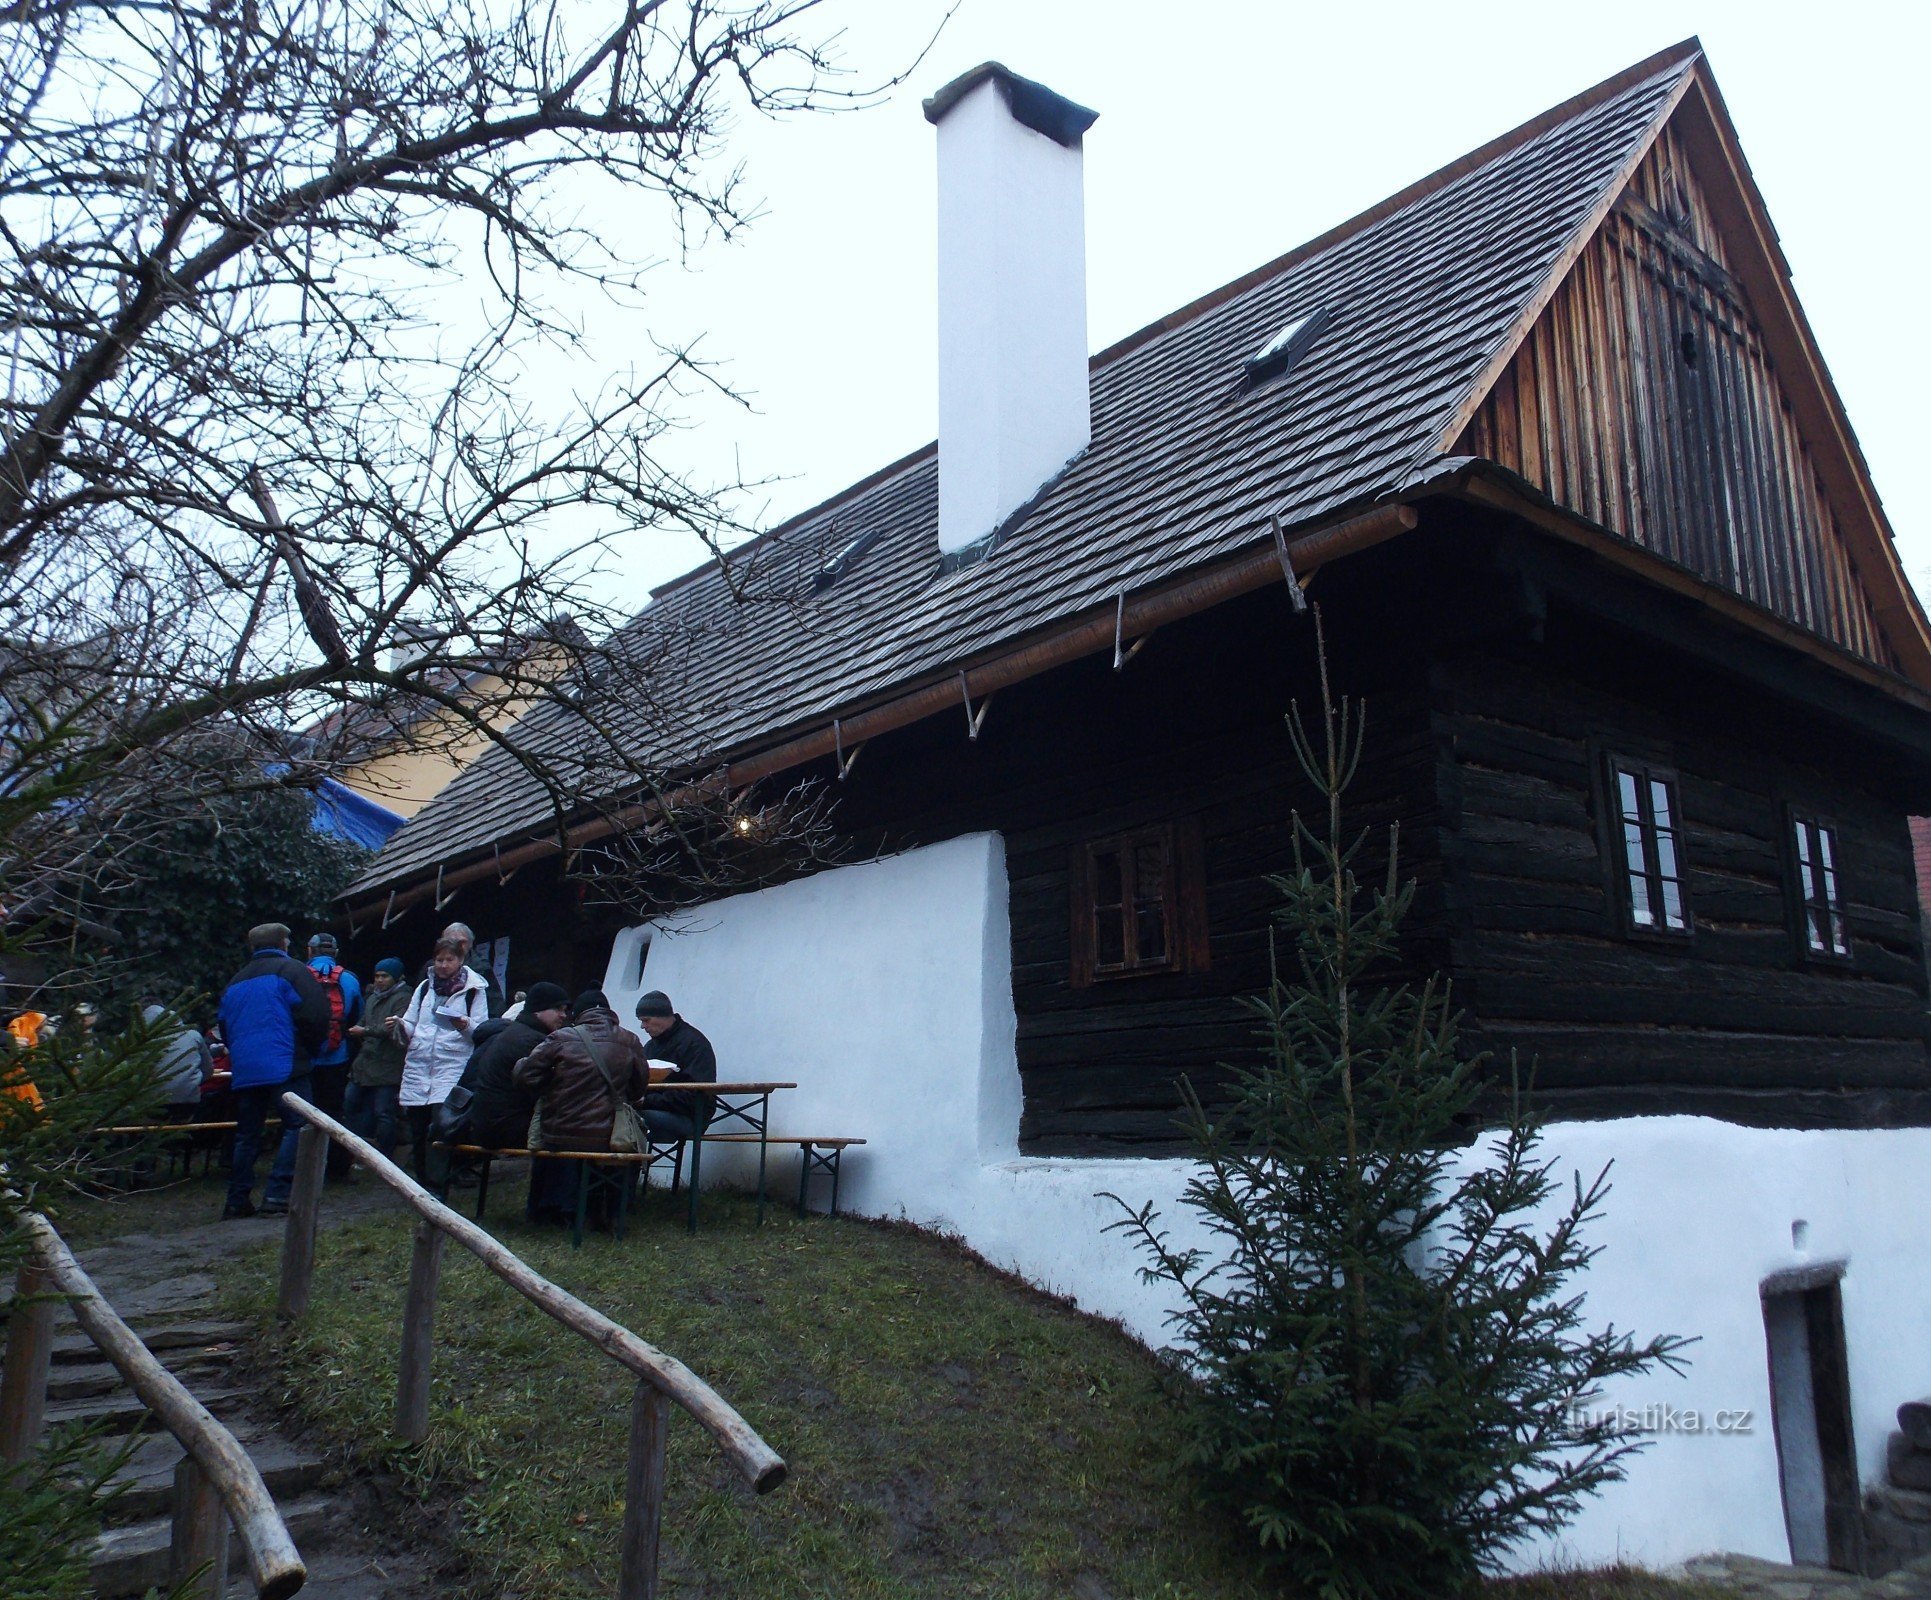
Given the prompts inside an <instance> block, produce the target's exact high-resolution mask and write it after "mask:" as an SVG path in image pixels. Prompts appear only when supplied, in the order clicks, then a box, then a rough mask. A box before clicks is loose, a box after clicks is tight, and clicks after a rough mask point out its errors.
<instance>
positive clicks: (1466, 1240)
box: [1113, 617, 1685, 1600]
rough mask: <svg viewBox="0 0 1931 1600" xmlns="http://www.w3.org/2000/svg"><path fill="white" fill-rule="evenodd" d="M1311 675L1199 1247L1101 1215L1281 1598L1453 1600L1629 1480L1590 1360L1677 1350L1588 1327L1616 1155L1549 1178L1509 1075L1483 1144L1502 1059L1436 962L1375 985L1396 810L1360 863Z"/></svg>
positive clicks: (1605, 1364) (1200, 1466)
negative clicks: (1279, 1572)
mask: <svg viewBox="0 0 1931 1600" xmlns="http://www.w3.org/2000/svg"><path fill="white" fill-rule="evenodd" d="M1317 627H1318V617H1317ZM1317 638H1318V635H1317ZM1320 674H1321V676H1320V682H1321V720H1320V725H1319V730H1318V732H1319V740H1318V742H1317V741H1316V740H1315V739H1313V738H1310V736H1309V731H1308V728H1307V726H1306V725H1305V723H1304V721H1303V719H1302V717H1301V713H1300V708H1299V707H1298V706H1297V707H1296V708H1295V710H1294V711H1293V713H1292V714H1291V715H1290V717H1289V719H1288V721H1289V731H1290V733H1291V736H1292V738H1293V741H1294V747H1295V752H1296V754H1297V756H1298V758H1299V760H1300V763H1301V765H1302V767H1303V769H1304V770H1305V771H1306V773H1307V776H1308V778H1309V780H1310V781H1311V782H1312V783H1313V785H1314V787H1315V789H1316V791H1317V792H1318V794H1319V796H1320V799H1321V802H1322V814H1321V815H1320V816H1318V817H1317V818H1315V819H1314V821H1313V823H1312V824H1310V823H1309V821H1308V820H1307V819H1305V818H1303V817H1301V816H1300V815H1298V814H1297V815H1296V817H1295V849H1294V862H1293V870H1292V872H1291V873H1289V874H1288V875H1287V876H1285V877H1280V878H1276V879H1274V880H1273V881H1274V884H1275V886H1276V887H1277V888H1278V889H1279V891H1280V894H1281V905H1280V908H1279V910H1278V912H1277V922H1278V931H1277V934H1276V938H1275V944H1274V948H1275V961H1274V976H1273V981H1272V984H1271V986H1270V988H1269V990H1268V992H1267V993H1266V994H1265V995H1262V996H1260V997H1259V998H1257V999H1255V1000H1253V1001H1251V1002H1250V1004H1251V1005H1252V1007H1253V1009H1254V1011H1255V1012H1256V1014H1257V1015H1258V1017H1259V1018H1260V1020H1261V1022H1262V1023H1263V1024H1264V1031H1265V1036H1266V1039H1267V1049H1266V1054H1265V1058H1264V1060H1263V1061H1262V1063H1261V1064H1260V1065H1258V1066H1255V1067H1252V1068H1249V1069H1238V1070H1233V1071H1231V1074H1230V1081H1229V1084H1228V1087H1227V1093H1226V1097H1225V1099H1224V1101H1223V1102H1221V1103H1218V1104H1216V1106H1215V1108H1214V1109H1213V1111H1211V1112H1209V1111H1208V1110H1207V1109H1206V1108H1205V1107H1204V1106H1203V1105H1202V1103H1201V1102H1200V1100H1199V1099H1198V1098H1197V1097H1196V1096H1195V1095H1194V1094H1193V1092H1192V1090H1191V1087H1189V1088H1188V1090H1187V1111H1186V1119H1185V1120H1186V1124H1187V1128H1188V1132H1189V1134H1190V1137H1191V1140H1192V1143H1193V1144H1194V1146H1195V1151H1196V1154H1197V1157H1198V1160H1199V1163H1200V1165H1199V1170H1198V1173H1197V1175H1196V1176H1195V1177H1194V1178H1193V1180H1192V1181H1191V1182H1190V1183H1189V1184H1188V1186H1187V1189H1186V1191H1185V1194H1184V1197H1183V1198H1184V1201H1185V1204H1186V1205H1187V1206H1188V1207H1189V1208H1190V1209H1191V1210H1193V1211H1194V1212H1196V1213H1198V1216H1199V1219H1200V1220H1201V1221H1202V1222H1203V1223H1204V1225H1205V1228H1206V1229H1207V1231H1208V1232H1209V1234H1210V1235H1211V1237H1212V1240H1213V1248H1210V1249H1204V1250H1203V1249H1179V1248H1176V1247H1175V1246H1173V1245H1172V1244H1171V1243H1170V1241H1169V1235H1168V1234H1166V1233H1164V1232H1163V1231H1161V1229H1160V1226H1159V1222H1160V1218H1159V1217H1158V1215H1157V1214H1156V1213H1155V1211H1154V1209H1153V1207H1152V1206H1151V1205H1148V1206H1146V1207H1144V1208H1142V1209H1139V1210H1134V1209H1133V1208H1131V1207H1127V1208H1126V1209H1127V1212H1128V1214H1127V1215H1126V1216H1125V1217H1124V1218H1122V1219H1121V1220H1120V1221H1119V1222H1117V1223H1115V1224H1114V1225H1113V1226H1114V1227H1115V1228H1118V1229H1122V1230H1124V1231H1126V1232H1128V1233H1129V1234H1131V1235H1132V1236H1134V1237H1135V1238H1136V1239H1137V1240H1138V1241H1139V1243H1140V1245H1141V1246H1142V1248H1143V1249H1144V1250H1145V1252H1146V1253H1147V1255H1148V1256H1149V1258H1150V1263H1151V1264H1150V1265H1149V1266H1147V1267H1145V1268H1144V1269H1143V1272H1142V1275H1143V1276H1144V1277H1145V1278H1147V1280H1148V1281H1149V1282H1153V1283H1161V1282H1165V1283H1170V1284H1172V1285H1174V1286H1175V1287H1176V1288H1177V1289H1178V1291H1179V1300H1180V1309H1179V1310H1178V1311H1177V1312H1175V1313H1174V1315H1173V1318H1172V1322H1173V1324H1174V1327H1175V1331H1176V1333H1177V1334H1178V1336H1179V1337H1178V1340H1177V1343H1178V1345H1179V1347H1180V1348H1179V1356H1180V1361H1181V1365H1182V1366H1183V1367H1184V1368H1185V1369H1186V1370H1187V1371H1188V1372H1189V1375H1190V1377H1191V1378H1192V1379H1193V1380H1194V1381H1193V1382H1192V1383H1190V1384H1189V1385H1188V1388H1189V1390H1190V1391H1191V1395H1192V1400H1193V1403H1192V1406H1191V1418H1192V1427H1191V1433H1190V1441H1189V1445H1188V1450H1187V1456H1188V1465H1189V1466H1190V1467H1191V1468H1192V1469H1194V1470H1195V1472H1196V1473H1197V1475H1198V1479H1199V1482H1200V1485H1201V1488H1202V1492H1203V1495H1204V1497H1205V1498H1207V1499H1209V1500H1211V1501H1215V1502H1218V1503H1221V1504H1224V1505H1226V1506H1228V1507H1230V1508H1231V1509H1232V1510H1234V1511H1235V1512H1236V1513H1237V1514H1238V1515H1239V1517H1240V1518H1241V1519H1242V1521H1243V1522H1244V1523H1245V1524H1246V1525H1247V1526H1248V1527H1249V1528H1250V1529H1251V1530H1252V1531H1253V1533H1254V1534H1255V1535H1256V1536H1257V1537H1258V1539H1259V1541H1260V1543H1261V1545H1262V1548H1263V1549H1264V1551H1266V1552H1267V1554H1268V1555H1269V1556H1270V1558H1271V1559H1272V1560H1273V1561H1275V1562H1276V1563H1278V1565H1279V1567H1280V1568H1281V1569H1283V1575H1284V1576H1285V1577H1286V1578H1287V1579H1288V1580H1289V1588H1290V1589H1291V1592H1294V1593H1297V1594H1298V1593H1305V1594H1309V1595H1319V1596H1322V1597H1324V1600H1353V1597H1362V1600H1367V1597H1373V1600H1396V1597H1401V1596H1418V1597H1419V1596H1428V1597H1439V1596H1441V1595H1444V1594H1448V1593H1454V1592H1456V1591H1458V1590H1459V1589H1462V1588H1465V1587H1469V1586H1472V1585H1473V1584H1474V1582H1475V1581H1476V1579H1477V1578H1478V1576H1479V1575H1480V1573H1481V1572H1482V1571H1484V1570H1485V1569H1488V1568H1492V1567H1493V1565H1494V1563H1495V1560H1496V1558H1497V1557H1498V1556H1499V1555H1500V1554H1501V1553H1502V1552H1503V1551H1504V1550H1505V1549H1506V1548H1507V1547H1508V1546H1510V1545H1511V1544H1513V1543H1516V1542H1517V1541H1520V1540H1522V1539H1525V1538H1527V1537H1529V1536H1530V1535H1532V1534H1535V1533H1538V1532H1543V1531H1546V1530H1549V1529H1553V1528H1555V1527H1558V1526H1560V1525H1561V1524H1562V1523H1563V1522H1565V1521H1566V1520H1568V1519H1569V1518H1570V1517H1572V1516H1573V1515H1574V1514H1575V1512H1576V1511H1577V1509H1578V1508H1579V1506H1580V1504H1581V1502H1582V1500H1583V1499H1584V1498H1585V1497H1586V1496H1588V1495H1589V1494H1591V1493H1593V1492H1594V1491H1596V1490H1598V1489H1600V1488H1601V1487H1602V1486H1603V1485H1605V1484H1607V1483H1610V1482H1612V1481H1614V1480H1616V1479H1618V1478H1620V1477H1621V1476H1622V1475H1623V1472H1624V1469H1625V1465H1626V1462H1627V1459H1628V1457H1629V1456H1630V1454H1631V1453H1632V1452H1633V1451H1635V1450H1637V1449H1639V1448H1641V1441H1640V1440H1637V1439H1634V1438H1631V1437H1629V1436H1627V1435H1626V1434H1623V1433H1620V1432H1618V1431H1617V1429H1616V1427H1615V1426H1614V1425H1613V1424H1612V1423H1611V1422H1610V1421H1609V1420H1608V1419H1607V1418H1606V1417H1604V1416H1602V1415H1595V1416H1592V1415H1590V1413H1589V1407H1590V1406H1591V1404H1592V1402H1593V1401H1594V1399H1595V1396H1596V1394H1597V1391H1598V1390H1599V1388H1600V1386H1601V1385H1602V1384H1603V1383H1604V1382H1605V1381H1606V1380H1609V1379H1612V1378H1626V1377H1629V1376H1631V1375H1633V1374H1638V1373H1641V1372H1644V1371H1646V1370H1649V1369H1651V1368H1653V1367H1655V1366H1657V1365H1658V1364H1661V1365H1663V1366H1666V1367H1669V1368H1671V1369H1673V1370H1679V1371H1680V1370H1681V1367H1682V1361H1681V1358H1680V1355H1679V1352H1680V1350H1681V1348H1682V1345H1683V1344H1684V1342H1685V1341H1683V1340H1681V1339H1679V1338H1676V1337H1673V1336H1663V1337H1656V1338H1651V1339H1650V1340H1649V1341H1648V1342H1647V1343H1644V1344H1640V1345H1639V1344H1637V1343H1636V1341H1635V1339H1634V1338H1633V1337H1632V1336H1631V1335H1629V1334H1628V1333H1620V1332H1617V1331H1616V1330H1615V1329H1614V1328H1613V1327H1612V1328H1604V1329H1601V1330H1600V1331H1592V1330H1590V1328H1589V1327H1588V1325H1587V1322H1586V1320H1585V1316H1584V1301H1583V1295H1582V1293H1581V1291H1580V1288H1579V1287H1578V1285H1577V1284H1576V1282H1575V1281H1574V1280H1575V1279H1576V1278H1577V1275H1578V1274H1579V1273H1581V1272H1583V1270H1584V1269H1585V1268H1586V1267H1587V1266H1588V1264H1589V1262H1590V1259H1591V1258H1592V1256H1593V1255H1594V1254H1595V1253H1596V1252H1595V1249H1594V1248H1592V1247H1590V1246H1589V1245H1586V1244H1585V1243H1584V1242H1583V1234H1584V1232H1585V1230H1586V1228H1587V1226H1588V1225H1589V1224H1590V1223H1592V1222H1593V1221H1595V1220H1596V1219H1597V1218H1598V1217H1599V1216H1600V1214H1601V1209H1602V1205H1603V1202H1604V1200H1605V1198H1606V1197H1607V1195H1608V1193H1609V1184H1608V1169H1607V1168H1605V1169H1604V1170H1603V1171H1602V1172H1601V1173H1599V1174H1597V1175H1596V1177H1595V1178H1594V1180H1593V1181H1590V1182H1587V1183H1585V1182H1584V1181H1583V1179H1582V1177H1581V1175H1580V1174H1577V1175H1574V1176H1573V1177H1572V1178H1571V1179H1569V1180H1568V1181H1567V1182H1565V1180H1564V1179H1563V1178H1562V1177H1560V1176H1559V1175H1558V1173H1557V1170H1556V1167H1557V1163H1556V1162H1555V1161H1553V1160H1551V1159H1549V1158H1547V1157H1546V1156H1545V1155H1544V1154H1543V1152H1542V1149H1541V1144H1540V1132H1539V1129H1538V1127H1537V1124H1536V1120H1535V1118H1534V1117H1533V1116H1532V1115H1531V1114H1530V1113H1529V1112H1528V1110H1527V1109H1526V1107H1525V1106H1524V1104H1523V1101H1522V1097H1521V1095H1520V1093H1519V1092H1512V1093H1511V1094H1510V1095H1509V1097H1508V1102H1507V1104H1506V1106H1505V1107H1504V1108H1503V1112H1502V1115H1501V1118H1500V1120H1499V1123H1497V1124H1492V1125H1491V1126H1489V1127H1488V1128H1487V1129H1486V1131H1484V1132H1483V1133H1482V1134H1481V1136H1480V1137H1479V1138H1478V1139H1477V1140H1476V1142H1475V1143H1474V1144H1473V1146H1470V1144H1469V1131H1470V1129H1471V1128H1472V1127H1473V1126H1475V1125H1476V1124H1477V1101H1478V1098H1479V1097H1480V1096H1481V1095H1482V1091H1483V1087H1484V1084H1485V1082H1486V1081H1487V1080H1488V1078H1489V1073H1488V1071H1487V1068H1488V1065H1489V1063H1488V1062H1487V1060H1486V1059H1485V1058H1484V1057H1481V1056H1474V1057H1464V1056H1462V1055H1461V1054H1460V1053H1459V1052H1458V1051H1457V1048H1456V1019H1455V1014H1454V1012H1453V1010H1452V1009H1451V1005H1450V996H1449V992H1448V986H1447V985H1446V983H1444V982H1442V981H1440V980H1439V979H1437V978H1432V977H1431V978H1429V979H1428V980H1426V981H1425V982H1422V983H1421V984H1419V985H1416V984H1412V983H1402V982H1393V981H1390V978H1389V973H1390V970H1391V968H1393V967H1394V965H1395V963H1396V961H1397V956H1398V952H1397V936H1398V933H1399V929H1400V926H1401V922H1402V918H1403V917H1404V915H1405V914H1406V913H1407V911H1408V908H1409V904H1410V901H1411V900H1412V898H1413V894H1414V885H1413V884H1412V883H1408V884H1403V883H1402V882H1401V880H1400V877H1399V871H1398V858H1397V853H1396V844H1397V837H1396V834H1395V831H1394V830H1393V829H1391V830H1390V832H1389V835H1388V840H1387V871H1386V876H1385V879H1384V880H1383V881H1382V882H1381V883H1380V885H1379V886H1377V887H1365V886H1364V885H1363V884H1362V883H1361V882H1359V881H1358V880H1357V878H1356V874H1355V868H1356V864H1357V862H1359V861H1360V860H1361V858H1362V856H1363V854H1364V851H1365V849H1366V847H1367V845H1368V842H1369V835H1368V834H1367V833H1365V832H1364V833H1359V834H1356V835H1355V836H1354V837H1353V838H1349V837H1348V835H1347V834H1346V832H1345V831H1344V828H1343V823H1342V805H1341V802H1342V796H1343V794H1344V792H1345V791H1346V789H1347V787H1348V785H1349V782H1350V781H1351V780H1352V778H1353V776H1354V774H1355V770H1356V767H1357V765H1358V763H1359V760H1360V756H1361V748H1362V733H1363V728H1364V719H1363V715H1362V710H1361V707H1360V705H1359V704H1358V703H1350V702H1349V701H1347V700H1345V699H1343V700H1341V701H1340V702H1339V703H1338V704H1337V703H1336V701H1335V699H1334V697H1333V696H1332V694H1331V691H1330V687H1329V682H1328V672H1327V662H1326V654H1325V649H1323V650H1322V652H1321V668H1320ZM1511 1077H1513V1065H1512V1064H1511ZM1513 1088H1514V1086H1513V1085H1512V1089H1513ZM1565 1191H1566V1192H1565ZM1115 1198H1117V1197H1115ZM1122 1204H1124V1202H1122Z"/></svg>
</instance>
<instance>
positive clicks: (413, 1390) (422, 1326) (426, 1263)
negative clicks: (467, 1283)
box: [396, 1217, 443, 1444]
mask: <svg viewBox="0 0 1931 1600" xmlns="http://www.w3.org/2000/svg"><path fill="white" fill-rule="evenodd" d="M442 1263H443V1231H442V1229H441V1228H439V1227H437V1226H436V1224H435V1223H433V1222H431V1221H430V1220H429V1219H428V1218H427V1217H424V1218H423V1219H422V1220H421V1221H420V1222H418V1223H417V1224H416V1241H415V1247H414V1248H413V1249H412V1250H411V1251H410V1252H409V1295H408V1298H407V1299H406V1300H404V1301H403V1306H402V1355H401V1358H400V1359H399V1360H398V1361H397V1363H396V1433H397V1434H398V1435H399V1436H400V1437H402V1438H404V1439H407V1440H408V1441H409V1442H410V1443H411V1444H421V1443H422V1441H423V1440H425V1439H427V1438H428V1437H429V1358H430V1353H431V1351H432V1350H433V1349H434V1347H435V1342H436V1289H437V1285H438V1284H439V1283H440V1281H441V1279H442Z"/></svg>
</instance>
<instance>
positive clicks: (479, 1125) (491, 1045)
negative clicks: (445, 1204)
mask: <svg viewBox="0 0 1931 1600" xmlns="http://www.w3.org/2000/svg"><path fill="white" fill-rule="evenodd" d="M569 1020H570V997H569V996H568V995H567V994H565V993H564V991H563V985H562V984H560V983H533V984H531V985H530V987H529V990H528V991H527V993H526V994H525V996H524V1000H523V1009H522V1010H521V1011H520V1012H518V1013H517V1014H516V1016H515V1017H513V1018H502V1017H495V1018H492V1019H491V1020H490V1021H488V1022H485V1023H484V1024H483V1025H482V1026H481V1027H480V1028H478V1029H477V1030H476V1054H475V1055H473V1056H471V1057H470V1058H469V1065H468V1066H467V1067H465V1068H464V1069H463V1087H464V1088H465V1089H467V1090H469V1092H470V1093H471V1094H472V1095H474V1096H475V1097H476V1098H475V1099H474V1100H472V1101H471V1102H470V1112H469V1123H468V1126H467V1127H466V1128H465V1129H464V1131H463V1143H464V1144H481V1145H489V1146H490V1147H492V1148H494V1149H520V1148H521V1147H522V1146H523V1145H525V1144H526V1143H527V1142H528V1141H529V1137H530V1118H531V1116H532V1115H533V1114H534V1113H535V1111H536V1102H537V1096H536V1092H535V1091H534V1090H532V1089H526V1088H524V1087H523V1086H521V1085H520V1084H518V1083H517V1082H516V1079H515V1072H516V1064H517V1062H519V1061H521V1060H522V1059H523V1058H524V1057H525V1056H527V1055H529V1054H530V1053H531V1052H532V1051H533V1050H535V1049H536V1047H537V1046H538V1045H540V1044H542V1043H543V1041H544V1040H545V1039H546V1038H548V1037H549V1036H550V1034H551V1032H553V1031H554V1030H555V1029H557V1028H560V1027H562V1026H564V1024H565V1023H567V1022H568V1021H569Z"/></svg>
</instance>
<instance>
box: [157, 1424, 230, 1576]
mask: <svg viewBox="0 0 1931 1600" xmlns="http://www.w3.org/2000/svg"><path fill="white" fill-rule="evenodd" d="M197 1568H199V1569H202V1571H201V1576H200V1577H199V1578H196V1579H195V1581H194V1583H193V1584H192V1585H190V1586H189V1587H188V1588H186V1589H181V1588H180V1585H182V1584H184V1583H187V1581H188V1579H189V1577H190V1576H191V1575H192V1574H193V1573H194V1572H195V1571H196V1569H197ZM168 1581H169V1583H171V1584H173V1585H175V1586H176V1588H177V1590H178V1591H179V1593H180V1594H181V1595H182V1596H183V1600H221V1597H222V1596H223V1595H225V1594H226V1593H227V1592H228V1508H227V1507H226V1506H225V1505H223V1504H222V1503H221V1493H220V1491H219V1490H218V1489H216V1488H215V1485H214V1480H213V1479H212V1478H210V1477H209V1476H208V1475H207V1474H206V1473H205V1472H203V1471H202V1470H201V1468H200V1467H198V1466H196V1465H195V1460H194V1457H193V1456H183V1457H182V1458H181V1460H180V1461H179V1462H178V1463H177V1464H176V1465H175V1469H174V1526H173V1533H172V1538H171V1539H170V1541H169V1544H168Z"/></svg>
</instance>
